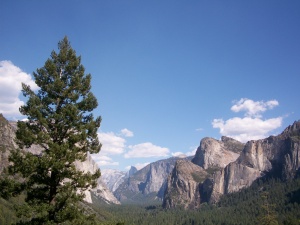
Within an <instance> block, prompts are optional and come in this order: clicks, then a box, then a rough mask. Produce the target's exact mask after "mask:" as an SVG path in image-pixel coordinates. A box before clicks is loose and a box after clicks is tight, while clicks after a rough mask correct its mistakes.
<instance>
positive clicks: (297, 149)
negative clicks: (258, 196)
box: [210, 121, 300, 202]
mask: <svg viewBox="0 0 300 225" xmlns="http://www.w3.org/2000/svg"><path fill="white" fill-rule="evenodd" d="M299 167H300V121H297V122H295V123H294V124H293V125H291V126H289V127H287V128H286V129H285V130H284V131H283V132H282V133H281V134H280V135H278V136H270V137H268V138H265V139H262V140H257V141H249V142H247V144H246V146H245V148H244V149H243V151H242V153H241V155H240V156H239V158H238V159H237V160H236V161H235V162H232V163H230V164H229V165H227V166H226V167H225V168H224V169H222V170H221V171H218V172H216V173H215V174H214V177H213V187H212V194H211V197H210V202H217V201H218V200H219V198H220V196H221V195H223V194H228V193H231V192H236V191H239V190H240V189H242V188H245V187H249V186H250V185H251V184H252V183H253V181H254V180H256V179H257V178H259V177H262V176H272V177H277V178H279V179H282V180H287V179H292V178H294V177H295V175H296V174H297V173H299Z"/></svg>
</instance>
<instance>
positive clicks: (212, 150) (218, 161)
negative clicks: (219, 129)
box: [192, 136, 244, 169]
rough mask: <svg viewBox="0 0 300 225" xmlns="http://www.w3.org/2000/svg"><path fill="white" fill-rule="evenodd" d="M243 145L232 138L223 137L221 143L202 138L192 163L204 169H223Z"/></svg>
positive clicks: (237, 155)
mask: <svg viewBox="0 0 300 225" xmlns="http://www.w3.org/2000/svg"><path fill="white" fill-rule="evenodd" d="M243 148H244V144H243V143H241V142H239V141H236V140H234V139H232V138H229V137H225V136H223V137H222V139H221V141H218V140H216V139H214V138H208V137H207V138H203V139H202V140H201V142H200V146H199V147H198V149H197V152H196V155H195V157H194V158H193V160H192V162H193V163H195V164H196V165H198V166H201V167H203V168H204V169H208V168H220V169H221V168H224V167H225V166H227V165H228V164H229V163H230V162H234V161H235V160H236V159H237V158H238V157H239V154H240V152H241V151H242V150H243Z"/></svg>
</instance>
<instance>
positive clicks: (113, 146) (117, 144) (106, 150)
mask: <svg viewBox="0 0 300 225" xmlns="http://www.w3.org/2000/svg"><path fill="white" fill-rule="evenodd" d="M98 137H99V140H100V142H101V144H102V148H101V154H103V155H117V154H122V153H123V152H124V149H125V142H126V140H125V139H124V138H122V137H119V136H117V135H116V134H114V133H113V132H107V133H105V132H100V133H98Z"/></svg>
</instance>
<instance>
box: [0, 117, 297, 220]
mask: <svg viewBox="0 0 300 225" xmlns="http://www.w3.org/2000/svg"><path fill="white" fill-rule="evenodd" d="M0 122H1V127H0V132H1V135H0V137H1V140H0V144H1V145H0V147H1V155H0V161H1V167H0V169H1V171H0V172H1V176H3V174H4V170H5V168H6V167H7V166H8V163H9V161H8V156H9V151H10V149H13V148H15V147H16V145H15V143H14V137H15V136H14V135H15V134H14V132H15V129H16V128H15V125H14V123H10V122H8V121H7V120H6V119H5V118H4V117H3V116H2V115H1V116H0ZM27 151H31V152H33V154H37V153H39V150H38V147H37V146H34V149H27ZM75 165H76V168H77V169H78V170H81V171H84V172H90V173H93V172H94V171H96V169H97V168H98V166H97V164H96V163H95V162H94V161H93V160H92V158H91V157H90V155H88V157H87V159H86V160H85V161H83V162H76V163H75ZM299 167H300V121H296V122H295V123H293V124H292V125H290V126H288V127H287V128H286V129H285V130H284V131H283V132H282V133H281V134H279V135H277V136H270V137H268V138H266V139H262V140H257V141H249V142H247V143H245V144H244V143H241V142H238V141H236V140H234V139H232V138H229V137H222V138H221V140H216V139H213V138H203V139H202V140H201V142H200V145H199V147H198V149H197V152H196V154H195V156H192V157H186V158H176V157H171V158H168V159H164V160H159V161H156V162H153V163H150V164H149V165H147V166H145V167H144V168H142V169H140V170H137V169H136V168H135V167H131V169H130V170H129V171H128V172H120V171H116V170H103V171H102V175H101V177H100V178H99V179H98V180H97V185H96V187H95V188H93V189H91V190H89V191H86V192H85V199H84V202H83V203H82V206H81V207H83V209H84V210H87V211H89V213H91V214H94V215H95V221H98V222H96V223H99V224H162V223H163V224H259V221H262V220H264V219H266V215H269V214H272V215H273V217H272V218H273V220H274V221H276V222H277V224H299V221H300V213H299V212H300V210H299V209H300V201H299V199H300V172H299ZM1 195H2V197H3V198H1V201H0V209H1V210H0V212H1V214H0V224H13V223H15V222H17V221H19V220H18V219H17V217H16V214H15V212H14V210H13V208H14V205H15V204H17V202H19V201H21V202H22V196H21V197H19V198H18V199H16V198H11V199H5V198H4V196H3V190H2V193H1ZM266 206H272V207H271V208H268V210H269V211H266ZM269 219H270V218H269ZM91 224H92V223H91Z"/></svg>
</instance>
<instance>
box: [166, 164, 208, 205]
mask: <svg viewBox="0 0 300 225" xmlns="http://www.w3.org/2000/svg"><path fill="white" fill-rule="evenodd" d="M207 177H208V173H207V172H206V171H205V170H204V169H203V168H201V167H200V166H197V165H195V164H193V163H192V162H190V161H186V160H178V161H177V162H176V164H175V167H174V169H173V171H172V173H171V174H170V175H169V177H168V181H167V188H166V192H165V197H164V201H163V207H164V208H175V207H182V208H190V209H195V208H198V207H199V206H200V203H201V196H200V185H201V184H202V183H203V182H204V180H205V179H206V178H207Z"/></svg>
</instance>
